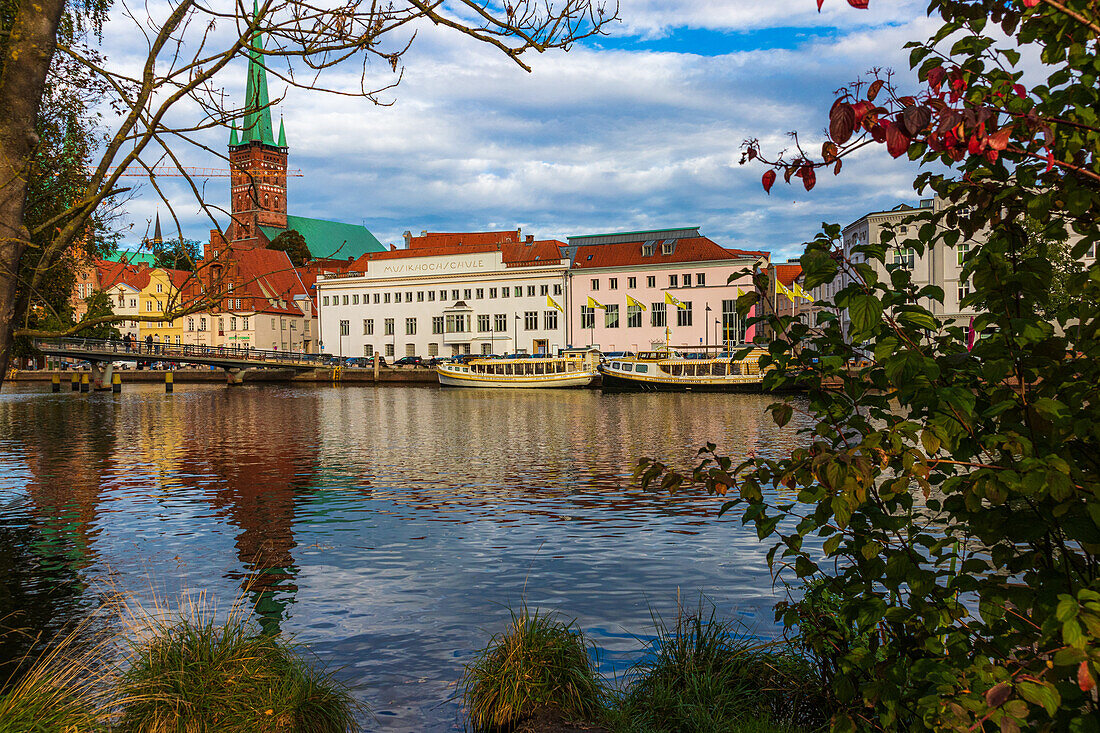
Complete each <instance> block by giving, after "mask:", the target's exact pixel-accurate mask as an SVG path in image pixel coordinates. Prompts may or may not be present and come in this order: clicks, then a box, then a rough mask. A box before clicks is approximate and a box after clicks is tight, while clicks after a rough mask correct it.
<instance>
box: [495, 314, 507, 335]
mask: <svg viewBox="0 0 1100 733" xmlns="http://www.w3.org/2000/svg"><path fill="white" fill-rule="evenodd" d="M493 330H494V331H499V332H501V333H503V332H504V331H507V330H508V316H507V315H505V314H504V313H497V314H496V315H495V316H493Z"/></svg>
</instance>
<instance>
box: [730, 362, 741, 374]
mask: <svg viewBox="0 0 1100 733" xmlns="http://www.w3.org/2000/svg"><path fill="white" fill-rule="evenodd" d="M730 374H732V375H733V376H735V377H739V376H741V365H740V364H739V363H737V362H733V363H731V364H730Z"/></svg>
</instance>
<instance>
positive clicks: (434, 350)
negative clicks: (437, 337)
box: [428, 341, 439, 356]
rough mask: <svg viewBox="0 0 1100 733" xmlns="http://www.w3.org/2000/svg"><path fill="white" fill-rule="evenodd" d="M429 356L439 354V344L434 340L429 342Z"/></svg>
mask: <svg viewBox="0 0 1100 733" xmlns="http://www.w3.org/2000/svg"><path fill="white" fill-rule="evenodd" d="M428 356H439V344H438V343H437V342H435V341H432V342H431V343H430V344H428Z"/></svg>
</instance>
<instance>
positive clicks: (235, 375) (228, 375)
mask: <svg viewBox="0 0 1100 733" xmlns="http://www.w3.org/2000/svg"><path fill="white" fill-rule="evenodd" d="M257 371H260V370H259V369H250V368H245V369H241V368H240V367H226V368H225V382H226V384H244V378H245V375H246V374H251V373H252V372H257Z"/></svg>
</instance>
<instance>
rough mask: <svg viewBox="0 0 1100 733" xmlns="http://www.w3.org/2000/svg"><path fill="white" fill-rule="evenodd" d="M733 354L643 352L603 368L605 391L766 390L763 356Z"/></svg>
mask: <svg viewBox="0 0 1100 733" xmlns="http://www.w3.org/2000/svg"><path fill="white" fill-rule="evenodd" d="M764 353H765V352H764V351H763V350H762V349H753V350H752V351H751V352H749V354H748V356H746V357H745V358H744V359H735V358H733V356H732V355H730V354H719V355H717V356H710V355H703V356H702V358H700V357H695V356H687V355H685V354H682V353H680V352H677V351H674V350H671V349H662V350H659V351H643V352H640V353H638V354H637V355H630V356H624V357H622V358H618V359H612V360H611V361H609V362H607V363H606V364H603V365H601V366H600V376H601V378H602V387H603V390H604V391H605V392H623V391H640V392H757V391H760V390H761V389H762V388H763V381H764V373H763V372H762V371H761V370H760V357H761V356H762V355H763V354H764Z"/></svg>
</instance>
